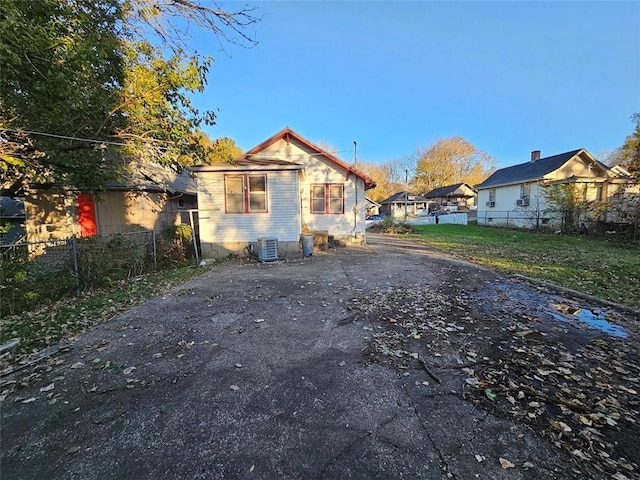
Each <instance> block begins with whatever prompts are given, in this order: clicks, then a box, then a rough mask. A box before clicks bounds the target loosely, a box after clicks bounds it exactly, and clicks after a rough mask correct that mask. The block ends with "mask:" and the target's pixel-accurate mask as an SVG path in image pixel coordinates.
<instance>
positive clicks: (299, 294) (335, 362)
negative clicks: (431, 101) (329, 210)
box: [0, 235, 597, 480]
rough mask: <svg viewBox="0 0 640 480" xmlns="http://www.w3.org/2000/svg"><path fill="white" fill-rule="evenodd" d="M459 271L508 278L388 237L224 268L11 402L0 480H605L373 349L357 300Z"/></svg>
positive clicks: (121, 322) (5, 410)
mask: <svg viewBox="0 0 640 480" xmlns="http://www.w3.org/2000/svg"><path fill="white" fill-rule="evenodd" d="M460 275H471V276H472V277H473V276H474V275H476V276H477V277H478V278H481V277H483V276H485V275H491V276H492V278H499V276H498V275H496V274H494V273H491V272H487V271H485V270H482V269H479V268H477V267H474V266H470V265H469V264H465V263H463V262H459V261H456V260H453V259H451V258H450V257H448V256H446V255H444V254H442V253H438V252H435V251H433V250H430V249H429V248H426V247H420V246H416V245H411V244H408V243H406V242H402V241H398V240H392V239H389V238H387V237H383V236H375V235H372V236H371V239H370V245H369V246H367V247H363V248H348V249H337V250H332V251H330V252H329V253H327V254H320V255H316V256H313V257H310V258H297V259H291V260H288V261H286V262H275V263H269V264H257V263H253V264H248V263H244V264H243V263H226V264H222V265H219V266H217V267H215V268H214V269H211V270H209V271H207V272H206V273H204V274H203V275H202V276H201V277H199V278H197V279H194V280H192V281H190V282H188V283H186V284H184V285H181V286H180V287H178V288H176V289H174V290H172V291H170V292H167V293H166V294H165V295H163V296H159V297H157V298H154V299H151V300H149V301H148V302H147V303H145V304H142V305H140V306H138V307H135V308H133V309H131V310H129V311H127V312H125V313H123V314H121V315H118V316H117V317H115V318H113V319H112V320H110V321H109V322H107V323H104V324H102V325H99V326H97V327H95V328H93V329H91V330H90V331H89V332H87V333H85V334H83V335H81V336H79V337H78V339H77V341H76V343H75V344H74V345H73V346H72V347H71V349H70V351H68V352H66V353H63V354H61V355H59V356H58V357H56V358H54V359H51V361H50V362H49V363H48V364H47V366H46V370H47V371H46V372H45V373H44V376H43V378H42V379H41V381H39V383H37V384H34V385H30V386H28V387H26V388H24V389H22V390H20V391H18V392H16V393H15V394H13V395H12V396H10V397H8V398H7V399H6V400H5V401H4V402H3V405H2V423H1V428H2V437H1V438H2V463H1V465H0V468H1V473H2V478H3V479H4V480H9V479H41V478H49V479H85V480H92V479H101V480H102V479H106V478H118V479H141V478H154V479H156V478H162V479H172V478H176V479H178V478H189V479H199V478H202V479H245V478H256V479H271V478H278V479H327V478H340V479H345V478H355V479H363V478H367V479H375V478H380V479H389V478H394V479H395V478H398V479H400V478H406V479H416V478H420V479H440V478H443V479H444V478H453V479H474V478H495V479H500V478H509V479H536V478H540V479H542V478H544V479H568V478H584V474H585V472H586V473H587V474H590V475H593V476H596V475H597V473H595V472H593V471H591V470H588V469H587V470H584V468H585V467H584V465H582V466H580V465H578V464H577V463H576V462H577V460H576V459H575V458H573V457H572V456H571V455H569V454H568V453H567V452H565V451H564V450H561V449H559V448H557V447H556V446H554V445H553V444H552V443H551V442H550V441H549V440H548V439H545V438H543V437H541V436H539V435H536V434H535V433H534V432H533V431H532V430H530V429H528V428H527V427H526V426H524V425H518V424H516V423H514V422H513V421H511V420H510V419H508V418H499V417H497V416H494V415H492V414H491V413H488V412H487V411H485V410H481V409H478V408H476V407H475V406H474V404H472V403H471V402H469V401H466V400H465V399H464V398H462V395H461V385H463V383H464V378H465V375H464V374H463V373H462V372H460V371H459V370H457V369H455V368H446V365H445V364H441V365H435V366H433V365H432V367H433V370H434V372H435V373H436V374H437V375H438V376H439V378H440V379H441V380H442V383H438V382H435V381H434V380H433V378H432V377H431V376H430V375H428V373H427V372H426V371H425V370H424V369H420V368H407V369H405V370H396V369H393V368H390V367H389V366H387V365H384V364H380V363H370V362H369V361H368V360H367V357H366V355H365V350H366V349H367V347H368V346H369V345H370V342H371V337H372V335H373V333H374V332H375V329H376V325H374V324H372V322H371V321H369V320H367V319H366V318H364V317H362V316H359V315H357V314H354V313H353V310H352V309H351V308H350V303H351V300H352V299H354V298H363V297H366V296H367V295H368V294H369V293H370V292H372V291H373V290H374V289H375V288H385V287H388V286H402V285H414V286H415V285H419V286H423V287H433V288H437V287H438V286H440V285H442V284H443V283H447V282H452V281H454V279H455V278H456V277H459V276H460ZM445 357H446V356H445ZM52 384H53V385H54V386H53V387H50V385H52ZM500 458H504V459H507V460H509V461H510V462H512V463H513V464H514V467H513V468H509V469H504V468H503V467H502V466H501V463H500V461H499V459H500ZM527 462H528V463H527ZM525 463H526V464H527V466H525ZM528 465H532V466H533V467H531V466H528ZM578 466H580V467H581V468H582V469H583V472H582V473H577V469H576V467H578Z"/></svg>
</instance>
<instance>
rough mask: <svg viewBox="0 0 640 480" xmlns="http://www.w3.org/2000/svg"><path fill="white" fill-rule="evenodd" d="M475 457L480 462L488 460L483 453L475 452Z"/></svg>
mask: <svg viewBox="0 0 640 480" xmlns="http://www.w3.org/2000/svg"><path fill="white" fill-rule="evenodd" d="M474 457H475V458H476V460H477V461H478V463H480V462H484V461H485V460H486V459H485V458H484V457H483V456H482V455H478V454H475V455H474Z"/></svg>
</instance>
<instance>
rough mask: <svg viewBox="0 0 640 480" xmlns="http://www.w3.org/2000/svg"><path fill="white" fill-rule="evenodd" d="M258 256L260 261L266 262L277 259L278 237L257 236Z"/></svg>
mask: <svg viewBox="0 0 640 480" xmlns="http://www.w3.org/2000/svg"><path fill="white" fill-rule="evenodd" d="M258 258H259V259H260V261H262V262H268V261H271V260H277V259H278V239H277V238H259V239H258Z"/></svg>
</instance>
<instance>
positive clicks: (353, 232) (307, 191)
mask: <svg viewBox="0 0 640 480" xmlns="http://www.w3.org/2000/svg"><path fill="white" fill-rule="evenodd" d="M260 155H261V156H262V155H264V156H274V157H278V158H282V159H283V160H287V161H291V162H295V163H298V164H300V165H302V167H303V174H302V178H301V179H300V187H299V188H300V214H301V222H302V225H303V226H305V225H306V227H307V228H308V229H309V230H311V231H316V230H317V231H326V232H328V233H329V235H331V236H333V237H334V238H335V239H339V240H343V241H353V240H354V239H355V240H356V241H357V239H359V240H360V242H362V241H364V235H365V223H364V220H365V211H366V201H365V193H364V192H365V190H364V182H363V181H362V180H361V179H359V178H357V177H355V176H354V175H353V174H349V175H348V176H347V172H346V170H344V169H342V168H340V167H338V166H336V165H335V164H334V163H333V162H331V161H329V160H327V159H325V158H324V157H322V156H320V155H318V154H317V153H316V152H315V151H312V150H310V149H308V148H306V147H305V146H303V145H300V144H298V143H297V142H295V141H292V142H289V144H287V142H286V141H285V140H284V139H281V140H278V141H277V142H275V143H274V144H273V145H271V146H269V147H267V148H266V149H265V150H264V151H263V152H261V154H260ZM327 183H329V184H341V185H343V186H344V213H341V214H329V213H324V214H313V213H311V185H313V184H327Z"/></svg>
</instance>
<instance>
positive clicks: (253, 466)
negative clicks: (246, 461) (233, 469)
mask: <svg viewBox="0 0 640 480" xmlns="http://www.w3.org/2000/svg"><path fill="white" fill-rule="evenodd" d="M254 468H256V466H255V465H251V468H250V469H249V473H251V472H253V469H254Z"/></svg>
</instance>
